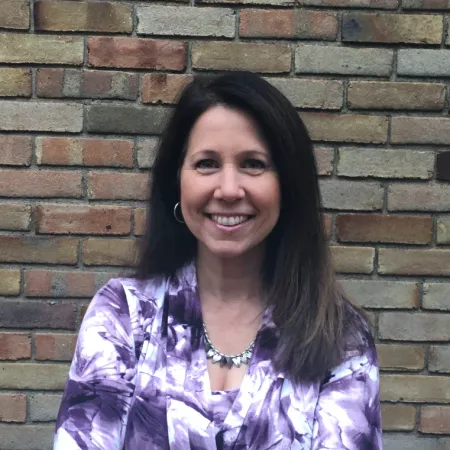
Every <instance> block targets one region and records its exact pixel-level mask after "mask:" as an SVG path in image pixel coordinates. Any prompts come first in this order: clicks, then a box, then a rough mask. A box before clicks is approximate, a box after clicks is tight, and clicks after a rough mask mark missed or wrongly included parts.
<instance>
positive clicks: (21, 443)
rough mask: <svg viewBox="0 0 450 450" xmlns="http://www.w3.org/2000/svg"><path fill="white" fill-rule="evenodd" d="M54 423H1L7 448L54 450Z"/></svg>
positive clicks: (15, 449)
mask: <svg viewBox="0 0 450 450" xmlns="http://www.w3.org/2000/svg"><path fill="white" fill-rule="evenodd" d="M54 428H55V427H54V425H28V424H27V425H23V424H19V425H12V424H4V425H2V424H0V436H1V437H2V445H4V448H5V450H52V448H53V437H54Z"/></svg>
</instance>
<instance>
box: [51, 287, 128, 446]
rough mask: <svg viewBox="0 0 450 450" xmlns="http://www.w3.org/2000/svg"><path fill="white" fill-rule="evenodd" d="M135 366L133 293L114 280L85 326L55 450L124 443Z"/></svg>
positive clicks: (94, 305) (92, 307) (96, 298)
mask: <svg viewBox="0 0 450 450" xmlns="http://www.w3.org/2000/svg"><path fill="white" fill-rule="evenodd" d="M135 366H136V356H135V343H134V337H133V331H132V326H131V318H130V307H129V305H128V303H127V295H126V293H125V291H124V288H123V286H122V284H121V283H120V282H119V281H118V280H112V281H110V282H109V283H108V284H106V285H105V286H104V287H103V288H102V289H101V290H100V291H99V292H98V293H97V294H96V295H95V296H94V298H93V299H92V301H91V304H90V305H89V308H88V310H87V312H86V315H85V318H84V320H83V323H82V325H81V329H80V332H79V335H78V341H77V346H76V350H75V355H74V358H73V361H72V364H71V367H70V372H69V377H68V379H67V382H66V386H65V391H64V395H63V398H62V403H61V406H60V410H59V414H58V418H57V423H56V435H55V440H54V447H53V448H54V450H79V449H83V450H94V449H108V450H110V449H111V450H112V449H122V448H123V442H124V434H125V429H126V422H127V417H128V410H129V407H130V403H131V399H132V396H133V393H134V386H135V374H136V370H135Z"/></svg>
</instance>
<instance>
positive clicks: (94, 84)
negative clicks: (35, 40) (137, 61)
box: [36, 68, 139, 100]
mask: <svg viewBox="0 0 450 450" xmlns="http://www.w3.org/2000/svg"><path fill="white" fill-rule="evenodd" d="M36 80H37V81H36V83H37V95H38V96H39V97H48V98H62V97H67V98H103V99H119V100H136V98H137V96H138V90H139V86H138V85H139V80H138V75H137V74H135V73H129V72H119V71H106V70H78V69H49V68H44V69H39V70H38V72H37V77H36Z"/></svg>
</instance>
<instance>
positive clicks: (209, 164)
mask: <svg viewBox="0 0 450 450" xmlns="http://www.w3.org/2000/svg"><path fill="white" fill-rule="evenodd" d="M218 167H219V166H218V164H217V162H216V161H214V160H213V159H201V160H200V161H197V163H196V164H195V168H196V169H198V170H202V171H205V170H213V169H217V168H218Z"/></svg>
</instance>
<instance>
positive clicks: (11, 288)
mask: <svg viewBox="0 0 450 450" xmlns="http://www.w3.org/2000/svg"><path fill="white" fill-rule="evenodd" d="M20 279H21V276H20V270H17V269H0V295H19V293H20Z"/></svg>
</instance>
